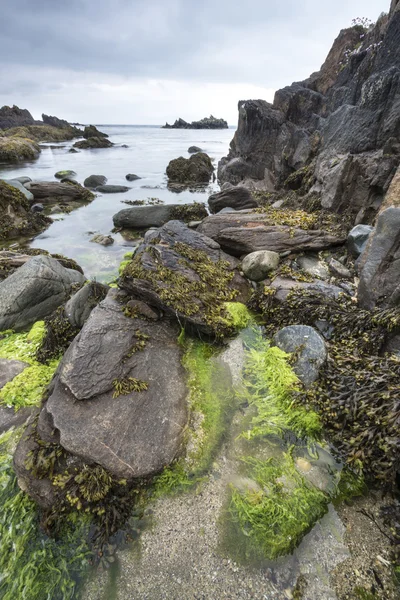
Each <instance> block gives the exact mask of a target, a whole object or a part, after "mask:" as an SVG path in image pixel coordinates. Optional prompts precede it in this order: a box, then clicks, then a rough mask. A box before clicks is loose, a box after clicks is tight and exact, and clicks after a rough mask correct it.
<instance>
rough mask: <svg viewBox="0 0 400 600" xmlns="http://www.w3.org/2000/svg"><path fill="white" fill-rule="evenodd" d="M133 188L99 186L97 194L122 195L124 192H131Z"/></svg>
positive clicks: (108, 185)
mask: <svg viewBox="0 0 400 600" xmlns="http://www.w3.org/2000/svg"><path fill="white" fill-rule="evenodd" d="M130 189H131V188H130V187H128V186H126V185H111V184H107V183H106V184H105V185H99V186H98V187H97V188H96V192H101V193H102V194H122V193H124V192H129V190H130Z"/></svg>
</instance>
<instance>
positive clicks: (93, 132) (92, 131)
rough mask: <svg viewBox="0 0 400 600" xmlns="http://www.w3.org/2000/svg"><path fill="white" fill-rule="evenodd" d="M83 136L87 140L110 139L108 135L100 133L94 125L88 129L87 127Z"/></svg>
mask: <svg viewBox="0 0 400 600" xmlns="http://www.w3.org/2000/svg"><path fill="white" fill-rule="evenodd" d="M82 135H83V137H84V138H85V139H86V140H88V139H89V138H92V137H95V138H96V137H100V138H101V137H103V138H108V135H107V134H106V133H103V132H102V131H99V130H98V129H97V127H95V126H94V125H88V126H87V127H85V129H84V130H83V134H82Z"/></svg>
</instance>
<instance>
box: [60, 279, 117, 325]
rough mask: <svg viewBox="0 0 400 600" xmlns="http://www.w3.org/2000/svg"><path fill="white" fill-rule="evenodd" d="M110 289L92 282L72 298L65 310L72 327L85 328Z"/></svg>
mask: <svg viewBox="0 0 400 600" xmlns="http://www.w3.org/2000/svg"><path fill="white" fill-rule="evenodd" d="M109 289H110V288H109V287H108V285H104V284H102V283H98V282H97V281H90V282H89V283H87V284H86V285H84V286H83V287H82V288H81V289H80V290H78V291H77V292H76V294H74V295H73V296H71V298H70V299H69V300H68V302H67V303H66V305H65V308H64V311H65V315H66V317H67V319H68V321H69V322H70V323H71V325H72V326H73V327H77V328H79V329H80V328H81V327H83V325H84V323H85V322H86V321H87V319H88V318H89V315H90V313H91V312H92V310H93V308H95V307H96V306H97V305H98V304H99V302H101V301H102V300H104V298H105V297H106V295H107V293H108V291H109Z"/></svg>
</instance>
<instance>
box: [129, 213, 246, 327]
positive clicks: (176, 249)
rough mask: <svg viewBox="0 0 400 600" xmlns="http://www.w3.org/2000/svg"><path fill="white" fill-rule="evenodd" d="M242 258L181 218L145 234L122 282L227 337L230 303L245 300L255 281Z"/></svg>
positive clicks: (177, 315)
mask: <svg viewBox="0 0 400 600" xmlns="http://www.w3.org/2000/svg"><path fill="white" fill-rule="evenodd" d="M238 265H239V261H238V260H236V259H235V258H233V257H231V256H229V255H228V254H225V252H223V251H222V250H221V247H220V246H219V244H217V243H216V242H214V241H213V240H211V239H210V238H208V237H206V236H205V235H203V234H201V233H198V232H197V231H193V230H192V229H190V228H189V227H187V226H186V225H184V223H182V222H181V221H169V222H168V223H166V224H165V225H163V226H162V227H160V228H158V229H152V230H150V231H148V232H147V233H146V235H145V238H144V242H143V243H142V244H140V246H138V247H137V249H136V252H135V254H134V256H133V259H132V261H131V262H130V263H129V264H128V265H127V267H126V268H125V270H124V272H123V274H122V276H121V278H120V280H119V285H120V286H121V287H122V288H123V289H124V290H126V291H127V292H128V293H130V294H132V295H133V297H134V298H139V299H140V300H143V301H144V302H147V303H148V304H150V305H151V306H153V307H155V308H157V309H159V310H162V311H163V312H164V313H166V314H167V315H169V316H170V317H171V318H174V319H177V320H178V322H179V323H180V324H185V325H187V326H188V328H190V329H191V330H192V331H193V332H194V333H198V334H206V335H209V336H214V335H216V336H218V337H219V336H223V335H225V334H226V333H227V331H228V330H229V323H228V322H227V321H226V319H227V317H228V315H227V314H226V313H225V309H224V302H225V301H230V300H236V301H239V302H245V301H246V300H247V298H248V295H249V291H250V289H249V284H248V282H247V280H246V279H244V278H243V277H241V275H240V274H239V271H238V269H237V267H238Z"/></svg>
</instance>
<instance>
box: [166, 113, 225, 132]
mask: <svg viewBox="0 0 400 600" xmlns="http://www.w3.org/2000/svg"><path fill="white" fill-rule="evenodd" d="M162 129H228V123H227V122H226V121H225V120H224V119H216V118H215V117H213V115H210V116H209V117H204V119H201V120H200V121H192V122H191V123H188V122H187V121H185V120H184V119H181V118H179V119H177V120H176V121H175V123H174V124H173V125H170V124H169V123H165V125H163V127H162Z"/></svg>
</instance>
